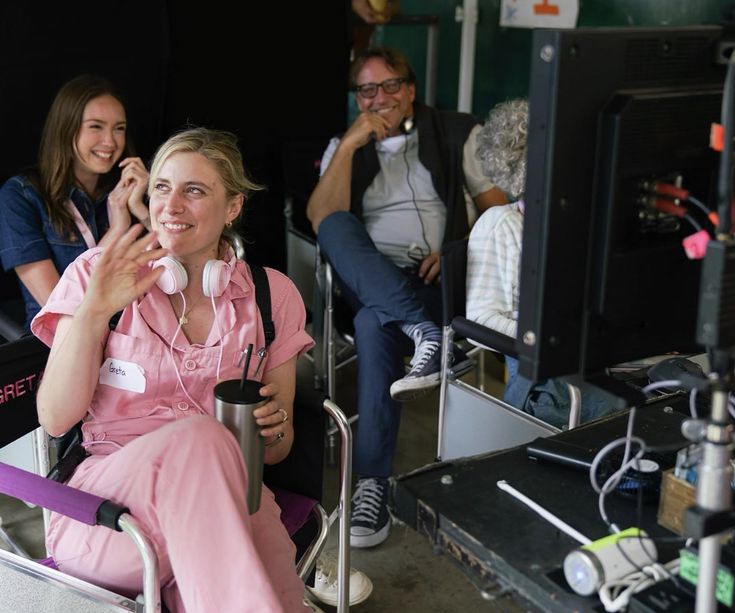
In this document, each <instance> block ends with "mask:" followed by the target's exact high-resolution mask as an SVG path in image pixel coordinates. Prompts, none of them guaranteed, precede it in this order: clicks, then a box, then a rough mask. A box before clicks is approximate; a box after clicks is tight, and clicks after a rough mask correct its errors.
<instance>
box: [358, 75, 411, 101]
mask: <svg viewBox="0 0 735 613" xmlns="http://www.w3.org/2000/svg"><path fill="white" fill-rule="evenodd" d="M407 80H408V79H406V78H405V77H397V78H395V79H386V80H385V81H382V82H380V83H365V84H363V85H358V86H357V87H355V91H356V92H357V93H358V94H360V95H361V96H362V97H363V98H375V96H377V95H378V88H379V87H382V88H383V91H384V92H385V93H386V94H395V93H396V92H397V91H398V90H399V89H401V85H403V84H404V83H405V82H406V81H407Z"/></svg>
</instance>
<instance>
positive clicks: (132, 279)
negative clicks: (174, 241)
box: [84, 224, 166, 318]
mask: <svg viewBox="0 0 735 613" xmlns="http://www.w3.org/2000/svg"><path fill="white" fill-rule="evenodd" d="M142 231H143V226H141V225H140V224H135V225H134V226H132V227H131V228H129V229H128V230H126V231H121V230H118V229H112V228H111V229H110V231H109V232H108V233H107V236H106V238H109V242H108V244H107V247H106V248H105V249H103V250H102V251H101V252H100V253H101V254H100V257H99V258H98V259H97V261H96V262H95V264H94V268H93V269H92V276H91V277H90V280H89V285H88V287H87V292H86V294H85V296H84V303H85V306H86V308H87V309H88V310H89V311H92V312H94V313H97V314H99V315H100V316H103V317H106V318H109V317H112V316H113V315H114V314H115V313H117V312H118V311H120V310H121V309H123V308H125V307H126V306H127V305H128V304H130V303H131V302H132V301H133V300H135V299H136V298H138V297H140V296H142V295H143V294H144V293H145V292H147V291H148V290H149V289H150V288H151V287H152V286H153V284H154V283H155V282H156V281H157V280H158V277H160V276H161V274H162V273H163V271H164V269H163V267H160V268H156V269H153V270H148V269H147V265H148V264H150V262H152V261H154V260H157V259H159V258H161V257H163V256H164V255H166V250H165V249H163V248H160V247H159V248H154V246H155V245H157V236H156V234H155V232H151V233H150V234H147V235H146V236H144V237H143V238H138V237H139V236H140V233H141V232H142Z"/></svg>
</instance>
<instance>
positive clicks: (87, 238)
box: [66, 199, 97, 249]
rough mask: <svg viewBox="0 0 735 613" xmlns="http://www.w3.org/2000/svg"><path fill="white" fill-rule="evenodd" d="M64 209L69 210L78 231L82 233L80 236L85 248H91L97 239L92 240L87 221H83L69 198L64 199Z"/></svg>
mask: <svg viewBox="0 0 735 613" xmlns="http://www.w3.org/2000/svg"><path fill="white" fill-rule="evenodd" d="M66 210H67V211H69V213H71V216H72V217H73V218H74V223H75V224H77V228H78V229H79V232H81V233H82V238H83V239H84V242H85V243H86V245H87V248H88V249H91V248H92V247H95V246H96V245H97V241H96V240H94V236H93V235H92V230H90V229H89V226H88V225H87V222H86V221H84V218H83V217H82V215H81V213H80V212H79V209H77V207H76V206H75V205H74V203H73V202H72V201H71V199H69V200H67V201H66Z"/></svg>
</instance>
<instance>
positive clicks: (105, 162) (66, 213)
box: [0, 75, 148, 328]
mask: <svg viewBox="0 0 735 613" xmlns="http://www.w3.org/2000/svg"><path fill="white" fill-rule="evenodd" d="M126 127H127V125H126V119H125V109H124V107H123V104H122V102H121V101H120V98H119V96H118V95H117V94H115V91H114V88H113V87H112V85H111V84H110V83H108V82H107V81H106V80H104V79H102V78H100V77H96V76H93V75H81V76H78V77H76V78H74V79H72V80H71V81H69V82H67V83H66V84H65V85H64V86H63V87H62V88H61V89H60V90H59V92H58V93H57V94H56V98H55V99H54V102H53V104H52V105H51V109H50V110H49V113H48V115H47V117H46V122H45V124H44V128H43V134H42V136H41V145H40V147H39V153H38V164H37V166H36V167H35V168H33V169H32V170H30V171H29V172H28V173H27V174H25V175H18V176H15V177H12V178H11V179H9V180H8V181H7V182H6V183H5V185H3V187H2V189H0V211H2V216H3V222H4V223H3V224H2V225H1V228H2V230H1V232H2V234H1V236H2V243H1V249H0V258H1V259H2V264H3V268H4V269H5V270H6V271H8V270H11V269H14V270H15V272H16V273H17V275H18V278H19V279H20V281H21V291H22V293H23V299H24V301H25V310H26V324H25V325H26V328H28V327H29V325H30V321H31V319H33V317H34V315H35V314H36V313H37V312H38V310H39V308H40V307H41V306H43V305H44V304H45V303H46V300H47V299H48V296H49V294H50V293H51V290H52V289H53V288H54V286H55V285H56V283H57V282H58V280H59V277H60V275H61V273H63V272H64V270H65V269H66V267H67V266H68V265H69V264H70V263H71V262H72V261H74V259H76V257H77V256H78V255H80V254H81V253H82V252H84V251H86V250H87V249H88V248H90V247H94V246H95V245H99V246H104V245H105V239H104V238H103V237H104V235H105V233H106V232H107V230H108V229H109V228H127V227H128V226H129V225H130V221H131V217H130V215H131V212H132V214H133V215H134V216H135V217H136V218H138V219H139V220H141V221H143V222H144V223H146V222H147V219H148V209H147V208H146V206H145V204H144V203H143V196H144V194H145V188H146V182H147V180H148V173H147V171H146V169H145V166H144V165H143V162H142V161H141V160H140V158H134V157H129V154H130V147H129V145H128V144H127V142H126ZM121 158H122V161H121V162H120V163H119V164H118V160H120V159H121ZM113 186H114V189H113ZM110 190H111V191H110Z"/></svg>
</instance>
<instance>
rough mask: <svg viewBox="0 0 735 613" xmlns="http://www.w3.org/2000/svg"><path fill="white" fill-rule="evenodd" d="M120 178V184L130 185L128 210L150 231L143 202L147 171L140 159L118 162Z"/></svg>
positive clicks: (127, 159)
mask: <svg viewBox="0 0 735 613" xmlns="http://www.w3.org/2000/svg"><path fill="white" fill-rule="evenodd" d="M120 168H122V176H121V177H120V182H122V183H124V184H132V190H131V191H130V194H129V196H128V199H127V205H128V210H129V211H130V212H131V213H132V214H133V215H134V216H135V217H136V218H137V219H138V221H140V222H141V223H142V224H143V225H144V226H145V227H146V228H148V229H149V230H150V221H149V216H150V214H149V212H148V207H147V206H146V205H145V202H143V196H145V192H146V189H147V188H148V171H147V170H146V168H145V164H143V161H142V160H141V159H140V158H125V159H124V160H123V161H122V162H120Z"/></svg>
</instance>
